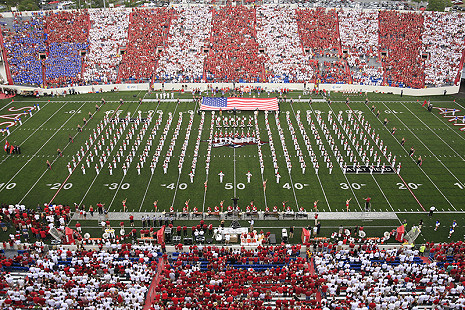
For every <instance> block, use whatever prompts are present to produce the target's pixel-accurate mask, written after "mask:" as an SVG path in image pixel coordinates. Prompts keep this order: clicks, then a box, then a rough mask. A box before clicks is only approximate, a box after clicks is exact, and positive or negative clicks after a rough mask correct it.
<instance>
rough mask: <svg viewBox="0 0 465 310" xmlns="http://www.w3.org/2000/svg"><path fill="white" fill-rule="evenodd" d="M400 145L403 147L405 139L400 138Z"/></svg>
mask: <svg viewBox="0 0 465 310" xmlns="http://www.w3.org/2000/svg"><path fill="white" fill-rule="evenodd" d="M400 145H402V146H404V145H405V138H404V137H402V141H400Z"/></svg>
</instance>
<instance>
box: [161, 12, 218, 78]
mask: <svg viewBox="0 0 465 310" xmlns="http://www.w3.org/2000/svg"><path fill="white" fill-rule="evenodd" d="M211 16H212V14H211V12H210V10H209V9H208V7H190V8H184V9H181V8H179V9H176V13H175V14H174V15H173V20H172V24H171V27H170V33H169V36H168V47H167V49H166V53H165V54H164V55H163V56H162V57H161V58H160V63H159V66H158V68H157V76H156V79H155V80H156V81H166V82H201V81H202V79H203V63H204V59H205V57H206V53H205V51H204V47H206V48H207V50H208V48H209V44H208V43H209V38H210V30H211Z"/></svg>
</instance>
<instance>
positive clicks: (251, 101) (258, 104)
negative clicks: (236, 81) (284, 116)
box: [200, 97, 279, 110]
mask: <svg viewBox="0 0 465 310" xmlns="http://www.w3.org/2000/svg"><path fill="white" fill-rule="evenodd" d="M234 108H235V109H237V110H256V109H259V110H278V109H279V105H278V98H235V97H230V98H211V97H203V98H202V103H201V105H200V109H201V110H220V109H221V110H233V109H234Z"/></svg>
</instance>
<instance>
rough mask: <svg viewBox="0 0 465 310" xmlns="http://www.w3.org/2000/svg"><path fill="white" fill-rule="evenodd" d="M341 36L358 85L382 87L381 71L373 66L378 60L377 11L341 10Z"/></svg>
mask: <svg viewBox="0 0 465 310" xmlns="http://www.w3.org/2000/svg"><path fill="white" fill-rule="evenodd" d="M338 17H339V32H340V37H341V45H342V50H343V51H347V58H346V59H347V62H348V64H349V66H350V68H351V73H352V80H353V82H354V83H356V84H363V85H380V84H381V83H382V82H383V72H382V68H380V67H375V66H373V65H370V63H369V61H370V60H372V61H373V62H374V61H377V59H378V46H379V42H378V31H379V28H378V11H359V10H357V11H356V10H340V11H338Z"/></svg>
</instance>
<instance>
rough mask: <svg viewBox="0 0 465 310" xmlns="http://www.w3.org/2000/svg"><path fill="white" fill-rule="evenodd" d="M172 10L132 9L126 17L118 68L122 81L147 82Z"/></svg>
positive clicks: (160, 47)
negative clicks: (123, 47) (126, 35)
mask: <svg viewBox="0 0 465 310" xmlns="http://www.w3.org/2000/svg"><path fill="white" fill-rule="evenodd" d="M171 16H172V10H168V9H165V8H160V9H147V10H146V9H133V11H132V12H131V15H130V16H129V30H128V45H127V47H126V53H125V54H124V55H123V59H122V61H121V64H120V67H119V76H118V79H119V80H120V81H124V82H135V81H137V82H150V81H151V80H152V75H153V72H155V69H156V67H157V63H158V59H159V58H160V54H161V53H162V52H163V50H164V49H165V45H166V39H167V34H168V32H169V28H170V24H171Z"/></svg>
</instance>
